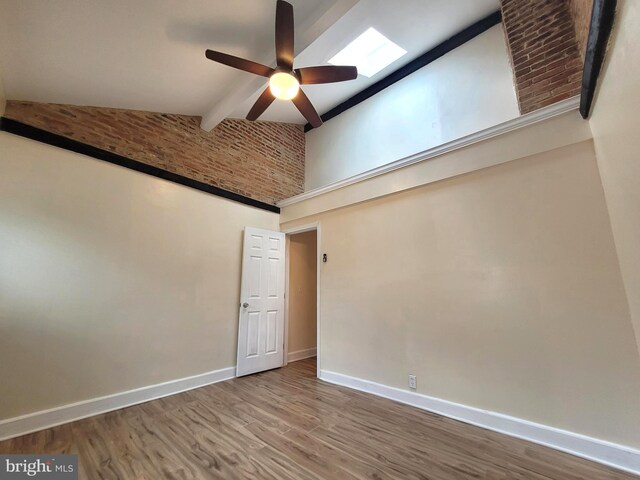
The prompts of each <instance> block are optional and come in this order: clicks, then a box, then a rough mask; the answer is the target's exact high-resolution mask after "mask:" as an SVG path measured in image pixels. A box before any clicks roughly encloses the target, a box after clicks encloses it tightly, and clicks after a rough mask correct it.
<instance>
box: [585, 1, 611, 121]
mask: <svg viewBox="0 0 640 480" xmlns="http://www.w3.org/2000/svg"><path fill="white" fill-rule="evenodd" d="M616 3H617V2H616V0H596V1H595V3H594V4H593V12H592V14H591V25H590V27H589V38H588V40H587V51H586V53H585V59H584V71H583V73H582V92H581V95H580V115H582V118H589V113H590V111H591V104H592V103H593V97H594V95H595V93H596V87H597V85H598V77H599V76H600V71H601V70H602V65H603V64H604V57H605V54H606V53H607V46H608V45H609V36H610V35H611V31H612V29H613V22H614V19H615V15H616Z"/></svg>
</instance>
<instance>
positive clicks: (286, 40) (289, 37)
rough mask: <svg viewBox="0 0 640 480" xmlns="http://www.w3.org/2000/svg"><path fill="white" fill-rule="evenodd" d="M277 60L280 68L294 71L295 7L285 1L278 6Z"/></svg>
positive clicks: (279, 2) (281, 0)
mask: <svg viewBox="0 0 640 480" xmlns="http://www.w3.org/2000/svg"><path fill="white" fill-rule="evenodd" d="M276 59H277V62H278V66H279V67H282V68H286V69H287V70H293V7H292V6H291V4H290V3H287V2H285V1H284V0H278V4H277V6H276Z"/></svg>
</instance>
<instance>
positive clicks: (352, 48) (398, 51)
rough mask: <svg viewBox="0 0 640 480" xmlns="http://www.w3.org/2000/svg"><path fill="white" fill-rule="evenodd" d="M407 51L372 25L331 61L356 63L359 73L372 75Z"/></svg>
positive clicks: (330, 61) (334, 63)
mask: <svg viewBox="0 0 640 480" xmlns="http://www.w3.org/2000/svg"><path fill="white" fill-rule="evenodd" d="M406 53H407V51H406V50H405V49H403V48H401V47H399V46H398V45H396V44H395V43H393V42H392V41H391V40H389V39H388V38H387V37H385V36H384V35H382V34H381V33H380V32H379V31H377V30H376V29H375V28H373V27H371V28H369V29H368V30H367V31H365V32H364V33H363V34H361V35H360V36H359V37H358V38H356V39H355V40H354V41H353V42H351V43H350V44H349V45H347V46H346V47H344V48H343V49H342V50H340V51H339V52H338V53H337V54H336V55H335V56H334V57H333V58H332V59H331V60H329V63H330V64H332V65H355V66H356V67H358V73H359V74H361V75H364V76H365V77H371V76H373V75H375V74H376V73H378V72H379V71H380V70H382V69H383V68H384V67H386V66H387V65H389V64H390V63H392V62H394V61H395V60H397V59H399V58H400V57H401V56H403V55H404V54H406Z"/></svg>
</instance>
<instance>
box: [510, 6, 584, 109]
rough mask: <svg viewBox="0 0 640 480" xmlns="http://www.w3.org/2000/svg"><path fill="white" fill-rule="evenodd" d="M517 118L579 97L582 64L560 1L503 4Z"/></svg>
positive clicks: (564, 8)
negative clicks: (518, 109) (519, 113)
mask: <svg viewBox="0 0 640 480" xmlns="http://www.w3.org/2000/svg"><path fill="white" fill-rule="evenodd" d="M502 18H503V25H504V29H505V33H506V36H507V43H508V45H509V52H510V55H511V63H512V67H513V71H514V77H515V84H516V92H517V94H518V104H519V106H520V112H521V113H529V112H532V111H534V110H537V109H539V108H542V107H545V106H547V105H551V104H553V103H556V102H559V101H561V100H564V99H567V98H570V97H573V96H575V95H578V94H579V93H580V84H581V79H582V59H581V58H580V54H579V53H578V46H577V42H576V33H575V30H574V27H573V21H572V19H571V15H570V13H569V7H568V4H567V3H566V1H565V0H502Z"/></svg>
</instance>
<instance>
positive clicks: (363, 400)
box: [0, 359, 638, 480]
mask: <svg viewBox="0 0 640 480" xmlns="http://www.w3.org/2000/svg"><path fill="white" fill-rule="evenodd" d="M315 368H316V367H315V359H307V360H302V361H299V362H295V363H292V364H289V366H287V367H285V368H282V369H278V370H272V371H269V372H264V373H261V374H257V375H252V376H249V377H243V378H238V379H234V380H230V381H227V382H222V383H217V384H215V385H210V386H208V387H203V388H199V389H197V390H191V391H189V392H185V393H181V394H178V395H173V396H171V397H166V398H163V399H159V400H154V401H151V402H148V403H144V404H141V405H137V406H134V407H130V408H126V409H122V410H118V411H115V412H111V413H107V414H104V415H99V416H96V417H92V418H89V419H86V420H81V421H78V422H74V423H71V424H67V425H62V426H59V427H55V428H51V429H49V430H43V431H41V432H37V433H33V434H30V435H25V436H23V437H19V438H15V439H12V440H7V441H5V442H0V453H25V454H26V453H77V454H79V460H80V478H85V479H149V480H151V479H153V480H157V479H165V478H167V479H173V478H176V479H236V478H237V479H292V480H293V479H295V480H297V479H391V478H394V479H396V478H402V479H430V480H458V479H492V480H498V479H505V480H506V479H515V480H523V479H534V480H548V479H557V480H560V479H562V480H565V479H566V480H584V479H589V480H599V479H603V480H613V479H616V480H626V479H636V480H638V477H635V476H632V475H629V474H625V473H622V472H618V471H616V470H613V469H611V468H608V467H604V466H601V465H598V464H595V463H591V462H589V461H586V460H582V459H579V458H577V457H573V456H571V455H567V454H564V453H561V452H557V451H555V450H551V449H548V448H545V447H541V446H538V445H535V444H532V443H528V442H525V441H522V440H517V439H514V438H511V437H508V436H505V435H502V434H499V433H494V432H490V431H488V430H484V429H482V428H479V427H474V426H471V425H467V424H464V423H461V422H457V421H455V420H451V419H448V418H445V417H441V416H438V415H434V414H430V413H427V412H424V411H421V410H418V409H415V408H413V407H409V406H406V405H402V404H399V403H396V402H393V401H390V400H386V399H383V398H379V397H375V396H372V395H368V394H365V393H361V392H357V391H354V390H350V389H347V388H342V387H337V386H334V385H330V384H327V383H324V382H321V381H319V380H317V379H316V378H315Z"/></svg>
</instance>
